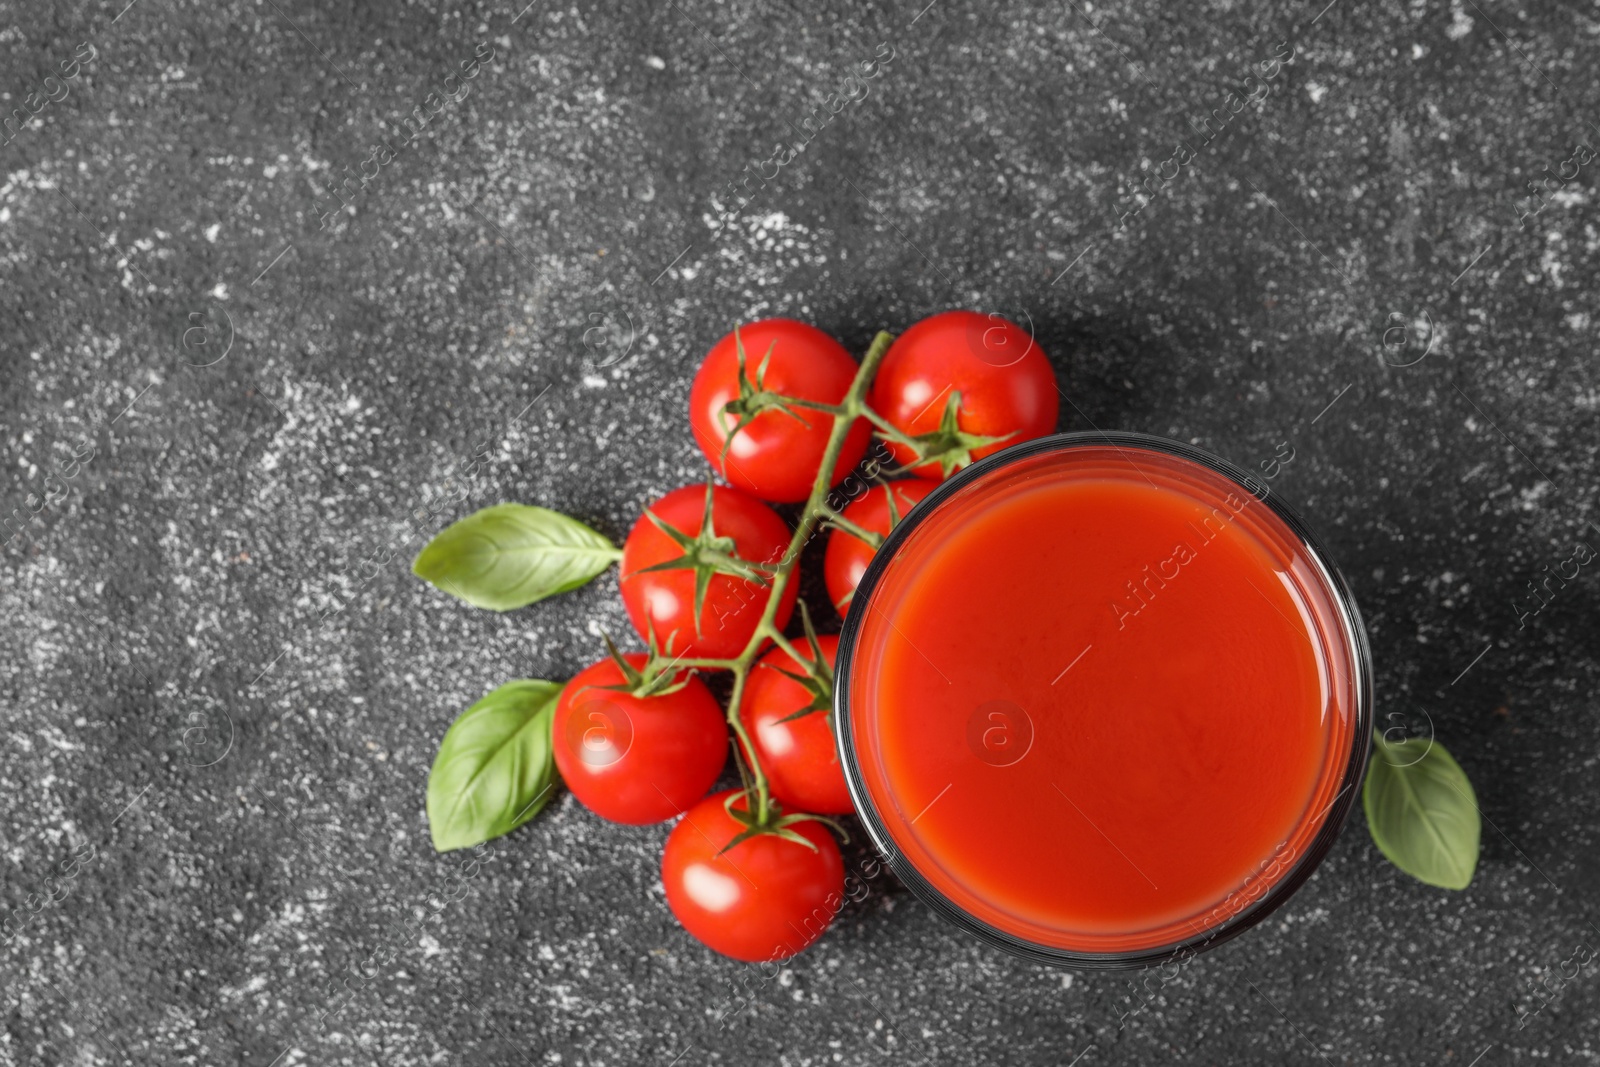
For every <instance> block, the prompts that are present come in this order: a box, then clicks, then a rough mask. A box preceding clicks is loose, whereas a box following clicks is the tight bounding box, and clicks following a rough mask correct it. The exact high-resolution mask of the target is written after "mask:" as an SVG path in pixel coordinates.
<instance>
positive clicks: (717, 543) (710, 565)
mask: <svg viewBox="0 0 1600 1067" xmlns="http://www.w3.org/2000/svg"><path fill="white" fill-rule="evenodd" d="M712 499H713V497H712V483H711V482H709V481H707V482H706V510H705V515H704V516H703V517H702V518H701V520H700V532H699V533H697V534H695V535H694V536H693V537H690V536H689V535H688V534H686V533H684V532H683V531H682V530H680V529H678V528H677V527H675V526H673V525H672V524H671V523H669V522H666V521H665V520H663V519H662V518H660V517H659V516H657V515H656V513H655V512H653V511H650V510H649V509H646V510H645V513H644V517H645V518H647V519H649V520H650V522H651V523H652V524H654V526H655V528H656V529H658V530H660V531H661V532H662V533H664V534H666V535H667V536H668V537H669V538H671V539H672V541H673V543H674V544H676V545H677V546H678V547H679V548H680V549H682V550H683V554H682V555H679V556H675V557H673V558H672V559H668V560H662V561H661V562H660V563H656V564H653V565H651V566H649V567H641V568H640V569H639V570H637V571H634V572H633V573H634V574H649V573H650V572H651V571H674V570H692V571H694V632H695V636H696V637H699V636H702V633H701V623H700V617H701V615H702V614H703V613H704V610H705V604H706V591H707V590H708V589H710V587H711V578H712V576H713V575H717V574H726V575H731V576H732V577H735V578H742V579H744V580H745V581H747V582H751V583H753V584H755V585H759V586H763V587H766V586H770V585H771V584H772V581H771V578H770V574H771V568H769V567H767V566H766V565H764V564H759V563H752V562H750V561H749V560H747V559H744V558H743V557H742V556H740V555H739V550H738V545H737V544H736V543H735V541H734V539H733V538H731V537H723V536H718V534H717V531H716V529H715V527H714V526H713V523H712V516H711V512H712V507H711V505H712Z"/></svg>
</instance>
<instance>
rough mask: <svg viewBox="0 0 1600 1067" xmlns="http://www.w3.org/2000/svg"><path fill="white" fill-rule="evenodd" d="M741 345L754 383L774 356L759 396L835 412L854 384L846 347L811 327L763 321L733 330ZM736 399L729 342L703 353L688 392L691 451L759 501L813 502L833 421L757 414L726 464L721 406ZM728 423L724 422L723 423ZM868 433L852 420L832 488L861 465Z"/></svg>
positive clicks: (816, 414) (729, 419)
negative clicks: (802, 402) (770, 394)
mask: <svg viewBox="0 0 1600 1067" xmlns="http://www.w3.org/2000/svg"><path fill="white" fill-rule="evenodd" d="M739 336H740V337H741V338H743V340H744V351H745V373H746V375H747V376H748V377H749V378H750V380H751V381H752V382H754V381H755V380H756V371H757V369H758V368H759V367H760V366H761V360H762V358H763V357H764V356H766V354H767V349H768V348H769V347H771V348H772V359H771V361H770V362H769V363H768V365H767V372H766V375H765V377H763V378H762V379H761V383H760V386H759V387H760V388H764V389H766V390H767V391H768V392H773V393H782V394H783V395H784V396H795V397H801V398H803V399H806V400H816V401H819V402H821V403H824V404H837V403H838V402H839V401H841V400H843V399H844V396H845V393H847V392H848V391H849V389H850V383H851V382H852V381H853V380H854V379H855V376H856V371H857V369H858V368H857V366H856V361H855V360H853V359H851V358H850V353H849V352H846V351H845V350H844V346H843V345H841V344H839V342H838V341H835V340H834V339H833V338H832V337H829V336H828V335H827V334H825V333H823V332H822V331H821V330H819V329H817V328H816V327H815V326H808V325H806V324H805V323H803V322H796V321H794V320H793V319H762V320H760V321H759V322H752V323H750V325H748V326H740V327H739ZM737 399H739V359H738V346H737V345H736V343H735V341H734V335H733V334H731V333H730V334H728V336H726V337H724V338H723V339H722V340H720V341H718V342H717V343H716V344H715V345H714V346H713V347H712V349H711V351H710V352H709V353H707V355H706V358H705V362H703V363H701V364H700V370H699V372H698V373H696V374H695V377H694V386H693V387H692V388H691V389H690V390H689V425H690V427H691V428H692V429H693V430H694V439H695V443H697V444H698V445H699V446H700V451H702V452H704V453H705V455H706V458H707V459H709V460H710V461H711V465H712V466H713V467H715V468H716V469H717V471H718V473H720V474H721V475H722V476H723V477H724V478H726V479H727V480H728V481H729V482H731V483H732V484H733V485H736V486H738V487H739V488H740V489H743V490H745V491H747V492H750V493H754V494H755V495H756V496H759V497H761V498H762V499H763V500H775V501H786V502H793V501H798V500H804V499H805V498H806V497H807V496H809V495H810V494H811V486H812V483H813V482H815V481H816V477H817V468H818V467H819V466H821V465H822V454H823V452H824V451H826V449H827V446H828V435H829V434H830V433H832V432H833V422H834V419H833V416H832V415H827V414H824V413H823V412H820V411H807V410H805V409H803V408H797V409H795V413H796V414H798V415H799V416H800V418H801V419H804V420H805V421H804V422H803V423H802V422H801V421H799V420H798V419H795V418H793V417H791V416H790V415H788V414H786V413H784V412H782V411H775V410H769V411H763V412H761V413H760V414H759V415H757V416H756V417H755V418H754V419H753V420H752V421H751V422H749V423H748V424H747V425H746V426H745V427H744V428H743V429H741V430H740V431H739V432H738V434H736V435H735V436H734V439H733V444H732V445H731V446H729V448H728V453H727V458H726V461H724V458H723V452H722V449H723V443H724V442H725V441H726V440H727V439H728V431H729V430H731V429H733V427H734V426H736V425H737V424H738V419H737V417H736V416H732V415H726V414H725V412H724V411H723V405H725V404H727V403H728V401H730V400H737ZM724 419H726V421H724ZM870 436H871V427H870V426H869V425H868V424H867V422H866V421H865V420H863V419H857V420H856V422H855V424H854V425H853V426H852V427H851V428H850V433H849V435H848V436H847V437H846V438H845V443H844V448H843V450H842V451H841V452H840V454H839V462H838V463H837V464H836V465H835V467H834V472H833V478H832V479H831V481H830V484H837V483H838V482H839V481H840V480H841V479H843V478H844V476H845V475H847V474H849V473H850V471H851V470H853V469H854V468H855V465H856V464H857V463H859V462H861V457H862V456H863V455H864V454H865V453H866V450H867V441H868V439H869V437H870Z"/></svg>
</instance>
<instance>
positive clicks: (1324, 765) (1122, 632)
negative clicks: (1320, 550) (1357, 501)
mask: <svg viewBox="0 0 1600 1067" xmlns="http://www.w3.org/2000/svg"><path fill="white" fill-rule="evenodd" d="M1258 488H1259V489H1261V491H1262V492H1265V489H1264V488H1263V487H1258ZM864 607H865V610H864V611H863V613H862V614H861V621H860V624H859V626H860V628H859V632H858V635H857V639H856V644H855V646H854V653H853V659H852V663H851V667H850V672H849V678H848V681H847V685H848V705H847V709H846V714H847V715H848V716H849V725H850V733H851V738H852V745H853V748H854V750H855V753H856V756H857V759H858V761H859V767H860V785H861V788H862V789H863V791H864V793H865V796H866V799H867V800H868V801H869V803H870V805H871V807H872V809H873V810H874V811H875V812H876V813H877V815H878V817H879V819H880V820H881V822H882V830H883V832H884V833H885V834H886V835H887V837H888V838H889V840H890V842H891V843H892V845H893V846H894V848H895V850H896V851H898V852H900V853H902V854H903V855H904V857H905V859H906V861H907V862H909V863H910V864H911V866H912V867H914V869H915V870H916V872H917V873H918V874H920V875H921V876H922V877H923V878H924V879H925V880H926V881H927V882H928V883H929V885H930V886H932V887H933V888H934V889H936V890H937V891H938V892H939V893H940V894H941V895H943V896H944V897H945V898H947V899H948V900H949V901H950V902H952V903H953V904H955V905H956V906H957V907H958V908H960V909H962V910H964V911H966V912H967V913H968V914H969V915H971V916H974V917H976V918H977V919H979V920H981V921H982V922H984V923H987V924H988V925H990V926H992V927H994V928H997V929H999V930H1001V931H1003V932H1005V933H1007V934H1010V935H1012V936H1014V937H1017V938H1021V939H1023V940H1026V941H1030V942H1033V943H1036V944H1042V945H1047V946H1051V947H1053V948H1057V949H1064V950H1068V951H1076V952H1088V953H1095V952H1132V951H1138V950H1141V949H1146V948H1150V947H1153V946H1164V945H1171V944H1175V943H1177V942H1179V941H1185V940H1188V939H1190V938H1193V937H1197V936H1200V935H1202V934H1204V933H1206V932H1207V931H1208V930H1210V929H1212V928H1214V927H1216V926H1218V925H1220V924H1221V923H1223V922H1225V921H1226V920H1228V919H1229V918H1231V917H1233V916H1234V915H1235V914H1238V913H1239V912H1241V911H1243V910H1244V909H1245V908H1246V907H1247V906H1248V905H1249V904H1250V903H1251V902H1253V901H1255V900H1257V899H1259V898H1260V897H1261V896H1262V895H1263V894H1264V893H1265V892H1266V891H1267V890H1268V889H1270V888H1271V886H1272V885H1273V884H1275V883H1276V882H1277V881H1278V880H1279V879H1281V878H1282V877H1283V875H1285V874H1287V873H1288V871H1289V870H1290V869H1291V868H1292V867H1293V866H1294V864H1295V862H1296V861H1298V860H1299V859H1300V858H1301V857H1302V856H1304V854H1305V852H1306V851H1307V849H1308V848H1309V846H1310V844H1311V841H1312V839H1313V838H1314V837H1315V836H1316V835H1317V833H1318V831H1319V830H1320V829H1321V827H1322V823H1323V820H1324V818H1325V817H1326V815H1327V813H1328V811H1329V810H1330V808H1331V807H1332V804H1333V801H1334V800H1335V799H1336V798H1337V797H1338V796H1339V795H1340V794H1341V792H1342V791H1343V789H1344V774H1345V771H1346V765H1347V763H1348V761H1349V760H1350V758H1351V750H1352V738H1353V730H1354V724H1355V719H1356V704H1357V682H1356V677H1355V671H1356V663H1355V652H1354V648H1353V640H1354V639H1353V637H1352V634H1351V630H1350V621H1349V619H1348V618H1347V616H1346V615H1345V614H1344V612H1343V610H1342V608H1341V606H1340V602H1339V600H1338V598H1337V597H1336V595H1335V594H1334V592H1333V591H1332V589H1331V586H1330V580H1329V578H1328V576H1327V574H1326V572H1325V571H1324V569H1323V568H1322V566H1321V565H1320V564H1319V563H1318V562H1317V560H1316V559H1315V557H1314V556H1312V554H1311V553H1310V552H1309V551H1308V550H1307V549H1306V548H1305V546H1304V543H1303V542H1302V541H1301V540H1300V538H1299V537H1297V536H1296V535H1295V534H1294V533H1293V531H1292V530H1291V529H1290V528H1289V527H1288V525H1287V524H1286V523H1285V522H1284V520H1283V519H1282V518H1281V517H1280V516H1279V515H1278V514H1277V513H1276V512H1274V511H1273V510H1272V509H1271V508H1270V507H1268V506H1267V505H1266V504H1265V503H1263V502H1262V501H1261V500H1259V499H1257V498H1256V497H1255V496H1253V495H1252V494H1251V492H1250V491H1249V490H1247V489H1245V488H1243V487H1242V486H1240V485H1238V484H1237V483H1235V482H1233V481H1232V480H1230V479H1228V478H1225V477H1224V476H1223V475H1221V474H1218V473H1216V472H1214V471H1212V470H1211V469H1209V468H1207V467H1205V466H1202V465H1200V464H1198V463H1195V462H1193V461H1190V460H1187V459H1182V458H1179V457H1176V456H1172V455H1168V454H1166V453H1163V452H1159V451H1156V450H1152V449H1143V448H1128V447H1121V448H1115V447H1111V446H1104V445H1083V446H1078V447H1070V448H1063V449H1059V450H1056V451H1051V452H1046V453H1043V454H1035V455H1032V456H1028V457H1025V458H1023V459H1020V460H1016V461H1013V462H1011V463H1009V464H1007V465H1004V466H1001V467H999V468H996V469H995V470H993V471H991V472H989V473H988V474H986V475H984V476H983V477H981V478H978V479H975V480H974V481H972V482H969V483H968V484H966V485H965V486H963V487H962V488H960V489H959V490H958V491H957V492H956V493H955V495H953V496H952V497H950V498H948V499H945V500H943V501H940V502H938V504H937V506H935V507H934V508H933V509H932V510H931V511H930V512H929V513H927V514H926V515H922V516H920V517H919V518H918V519H917V521H916V523H915V525H914V526H913V527H912V528H911V530H910V533H909V536H908V537H907V539H906V540H905V542H904V543H903V544H901V545H900V546H899V547H898V548H897V549H896V550H895V552H894V554H893V556H892V558H891V559H890V560H889V561H888V563H887V565H886V567H885V569H884V571H883V574H882V576H881V578H880V579H879V580H878V582H877V583H876V585H875V586H874V587H873V588H872V590H871V592H870V595H869V600H868V602H867V604H866V605H864Z"/></svg>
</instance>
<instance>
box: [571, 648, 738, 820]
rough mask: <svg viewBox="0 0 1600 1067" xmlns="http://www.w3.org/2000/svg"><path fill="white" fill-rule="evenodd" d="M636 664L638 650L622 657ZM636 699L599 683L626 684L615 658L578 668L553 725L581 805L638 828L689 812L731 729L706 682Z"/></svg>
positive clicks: (721, 757)
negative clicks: (582, 668) (578, 670)
mask: <svg viewBox="0 0 1600 1067" xmlns="http://www.w3.org/2000/svg"><path fill="white" fill-rule="evenodd" d="M623 658H624V659H625V660H627V661H628V663H629V664H630V665H631V666H633V667H634V668H638V667H641V666H643V665H644V662H645V656H644V655H643V654H642V653H638V652H633V653H628V654H627V655H625V656H624V657H623ZM678 680H679V681H684V682H685V683H686V684H685V685H684V686H683V688H682V689H679V690H677V691H676V692H671V693H664V694H661V695H657V696H648V697H638V696H633V695H632V694H630V693H627V692H623V691H621V690H617V689H606V688H602V687H604V686H611V685H620V684H622V683H623V682H624V681H625V678H624V676H623V673H622V670H621V668H619V667H618V666H617V664H616V663H615V661H613V660H609V659H604V660H601V661H600V662H599V663H596V664H594V665H593V666H591V667H587V668H585V669H584V670H582V671H580V672H579V673H578V675H577V676H576V677H575V678H573V679H572V681H570V682H568V683H567V685H566V688H564V689H563V690H561V696H560V697H559V698H558V699H557V701H556V712H555V717H554V723H553V725H552V728H551V733H552V740H553V742H554V747H555V755H556V767H557V768H558V769H559V770H560V771H561V778H562V780H563V781H565V782H566V783H567V788H568V789H571V790H572V794H573V795H574V796H576V797H577V798H578V799H579V800H581V801H582V802H583V805H584V807H586V808H588V809H589V810H590V811H592V812H594V813H595V814H596V815H599V816H600V817H601V818H605V819H610V820H611V821H612V822H621V823H630V824H633V825H635V826H641V825H644V824H645V823H653V822H660V821H661V820H663V819H670V818H672V817H673V816H674V815H677V814H679V813H680V812H683V811H686V810H687V809H688V808H689V807H690V806H691V805H692V804H694V802H695V801H697V800H699V799H700V798H701V797H703V796H705V795H706V790H708V789H710V788H711V787H712V786H713V785H715V784H716V781H717V778H718V776H720V775H721V774H722V765H723V762H724V761H725V760H726V758H727V755H728V728H727V723H726V722H725V720H724V719H723V717H722V709H721V708H720V707H718V706H717V701H716V698H715V697H713V696H712V695H711V691H710V690H709V689H707V688H706V686H705V683H704V682H702V681H700V679H698V678H696V677H694V676H693V675H690V676H688V677H687V678H686V679H685V678H680V679H678Z"/></svg>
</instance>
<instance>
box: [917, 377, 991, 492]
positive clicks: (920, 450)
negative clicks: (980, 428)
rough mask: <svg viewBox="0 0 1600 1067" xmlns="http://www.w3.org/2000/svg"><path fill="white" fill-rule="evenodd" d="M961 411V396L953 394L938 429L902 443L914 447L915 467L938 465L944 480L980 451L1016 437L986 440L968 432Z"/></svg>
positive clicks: (969, 461)
mask: <svg viewBox="0 0 1600 1067" xmlns="http://www.w3.org/2000/svg"><path fill="white" fill-rule="evenodd" d="M960 411H961V394H960V393H959V392H953V393H951V394H950V399H949V400H948V401H946V403H945V406H944V415H943V416H942V417H941V418H940V419H939V428H938V429H937V430H930V431H928V432H927V433H923V434H917V435H916V436H914V437H906V438H905V439H904V440H903V441H901V442H900V443H902V444H905V445H907V446H909V447H910V448H912V449H913V450H914V451H915V452H916V453H917V459H916V462H915V463H912V464H910V466H912V467H920V466H922V465H923V464H924V463H937V464H939V471H940V475H941V477H945V478H948V477H950V474H951V472H952V471H957V470H960V469H961V468H962V467H965V466H967V465H968V464H969V463H971V462H972V453H974V452H976V451H977V450H978V449H980V448H985V447H987V446H989V445H993V444H998V443H1000V442H1001V441H1004V440H1006V439H1007V438H1011V437H1015V436H1016V431H1012V432H1011V433H1008V434H1005V435H1003V436H1000V437H985V436H983V435H982V434H975V433H967V432H966V431H965V430H963V429H961V427H960V425H959V424H958V423H957V421H956V416H957V415H958V414H959V413H960Z"/></svg>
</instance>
